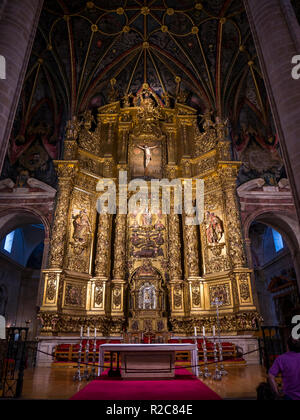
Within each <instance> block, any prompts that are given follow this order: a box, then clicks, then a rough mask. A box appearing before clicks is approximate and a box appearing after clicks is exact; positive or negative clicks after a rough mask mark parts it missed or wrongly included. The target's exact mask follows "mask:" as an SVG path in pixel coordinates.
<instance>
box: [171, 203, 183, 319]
mask: <svg viewBox="0 0 300 420" xmlns="http://www.w3.org/2000/svg"><path fill="white" fill-rule="evenodd" d="M169 238H170V240H169V244H170V248H169V253H170V258H169V269H170V288H171V291H170V292H171V306H172V308H171V311H172V316H184V282H183V280H182V267H181V251H182V244H181V238H180V221H179V216H178V215H177V214H175V213H174V210H173V209H172V212H171V214H170V217H169Z"/></svg>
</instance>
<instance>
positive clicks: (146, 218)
mask: <svg viewBox="0 0 300 420" xmlns="http://www.w3.org/2000/svg"><path fill="white" fill-rule="evenodd" d="M152 220H153V218H152V214H151V213H150V211H149V210H148V211H145V213H144V214H143V215H142V225H143V226H152Z"/></svg>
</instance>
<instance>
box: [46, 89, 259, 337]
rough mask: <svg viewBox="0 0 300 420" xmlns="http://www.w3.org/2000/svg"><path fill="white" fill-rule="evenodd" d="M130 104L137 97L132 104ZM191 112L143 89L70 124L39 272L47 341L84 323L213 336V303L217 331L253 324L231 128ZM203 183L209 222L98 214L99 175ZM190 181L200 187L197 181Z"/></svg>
mask: <svg viewBox="0 0 300 420" xmlns="http://www.w3.org/2000/svg"><path fill="white" fill-rule="evenodd" d="M132 99H133V100H132ZM203 127H204V132H201V131H200V129H199V126H198V123H197V113H196V111H195V110H194V109H193V108H190V107H188V106H186V105H184V104H181V103H178V101H177V103H176V104H175V106H174V107H171V106H170V103H169V100H168V97H167V95H166V101H165V104H163V103H162V102H161V100H160V98H158V97H157V96H156V95H155V93H154V92H153V91H152V90H151V89H150V88H149V87H148V86H147V85H144V87H143V88H142V89H141V91H140V92H139V93H138V94H137V96H136V97H134V98H130V97H129V96H128V97H126V98H125V100H124V103H122V104H121V102H112V103H110V104H109V105H106V106H104V107H102V108H100V109H99V110H98V115H97V119H96V120H95V119H94V117H93V115H92V113H91V112H87V113H85V115H84V116H83V118H82V120H80V121H79V120H77V119H76V118H74V119H73V120H72V121H70V122H69V123H68V126H67V133H66V140H65V151H64V160H61V161H56V162H55V164H56V168H57V173H58V178H59V190H58V197H57V204H56V211H55V216H54V223H53V229H52V238H51V248H50V255H49V264H48V267H49V268H48V269H47V270H45V271H44V272H43V280H44V295H43V304H42V307H41V310H40V314H39V316H40V320H41V323H42V335H43V334H44V335H68V334H70V335H75V334H78V333H79V331H80V326H85V327H87V326H89V327H95V328H97V330H98V332H99V333H102V334H103V335H106V336H107V335H119V334H120V333H122V331H125V330H126V331H130V332H135V331H136V332H143V331H152V332H166V331H172V332H173V333H175V334H177V335H190V334H192V333H193V331H194V327H195V326H197V327H200V328H201V327H202V326H205V327H206V329H207V331H211V329H212V326H213V325H215V324H216V308H215V306H214V302H215V299H216V298H217V297H218V298H219V299H220V300H221V301H222V303H223V305H222V307H221V309H220V312H221V328H222V333H230V334H239V333H244V332H245V331H252V330H254V329H255V327H256V325H255V322H256V319H257V316H258V315H257V311H256V308H255V305H254V302H253V294H252V287H251V270H250V269H249V268H248V267H247V263H246V256H245V251H244V242H243V237H242V231H241V225H240V213H239V203H238V200H237V197H236V179H237V174H238V171H239V167H240V163H239V162H235V161H232V158H231V144H230V141H229V140H228V137H227V127H226V123H224V122H223V121H221V120H219V119H218V118H216V120H215V121H213V120H212V117H211V114H209V113H208V114H207V115H205V116H204V124H203ZM120 171H127V173H128V180H132V179H136V178H141V179H144V180H145V181H146V182H150V180H151V179H163V178H164V179H169V180H174V179H179V180H180V182H182V183H184V182H185V179H193V180H196V179H203V180H204V183H205V184H204V185H205V200H204V201H205V211H204V213H205V217H204V222H203V223H201V224H200V225H199V226H193V225H187V224H186V223H185V219H186V217H187V216H186V215H185V214H183V215H181V214H177V212H175V211H174V207H172V206H171V213H170V214H169V215H167V214H164V213H163V212H162V211H160V212H158V213H156V214H151V212H150V211H148V212H142V213H138V212H136V213H134V214H127V215H126V214H120V212H119V211H118V209H117V211H116V214H115V215H110V214H99V213H98V212H97V200H98V198H99V196H100V195H101V194H102V193H100V192H97V184H98V182H99V180H101V179H107V178H109V179H113V180H114V181H115V183H116V185H118V177H119V172H120ZM193 182H195V181H193Z"/></svg>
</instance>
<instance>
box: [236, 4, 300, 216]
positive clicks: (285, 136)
mask: <svg viewBox="0 0 300 420" xmlns="http://www.w3.org/2000/svg"><path fill="white" fill-rule="evenodd" d="M244 4H245V8H246V11H247V14H248V18H249V22H250V26H251V30H252V33H253V37H254V41H255V44H256V48H257V52H258V55H259V58H260V62H261V68H262V72H263V76H264V80H265V84H266V88H267V91H268V95H269V99H270V104H271V108H272V112H273V116H274V120H275V125H276V129H277V133H278V135H279V138H280V144H281V149H282V152H283V158H284V163H285V167H286V169H287V173H288V177H289V181H290V184H291V188H292V191H293V195H294V198H295V204H296V208H297V212H298V217H299V219H300V202H299V200H300V165H299V161H300V149H299V138H300V119H299V109H300V80H299V79H298V80H295V79H294V78H293V77H292V70H293V67H295V66H296V64H297V63H296V62H295V63H294V64H292V60H293V57H295V56H299V55H300V29H299V24H298V22H297V19H296V16H295V13H294V10H293V7H292V5H291V1H290V0H264V1H257V0H244ZM298 63H299V61H298ZM249 65H250V64H249ZM298 74H299V71H298Z"/></svg>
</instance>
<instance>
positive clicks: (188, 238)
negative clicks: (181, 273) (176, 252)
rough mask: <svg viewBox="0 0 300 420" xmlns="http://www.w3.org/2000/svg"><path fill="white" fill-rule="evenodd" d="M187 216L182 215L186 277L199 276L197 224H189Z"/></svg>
mask: <svg viewBox="0 0 300 420" xmlns="http://www.w3.org/2000/svg"><path fill="white" fill-rule="evenodd" d="M189 219H190V218H189V217H188V216H185V217H184V232H185V261H186V275H187V277H189V278H190V277H199V275H200V269H199V248H198V236H197V226H194V225H189V224H188V223H189Z"/></svg>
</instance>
